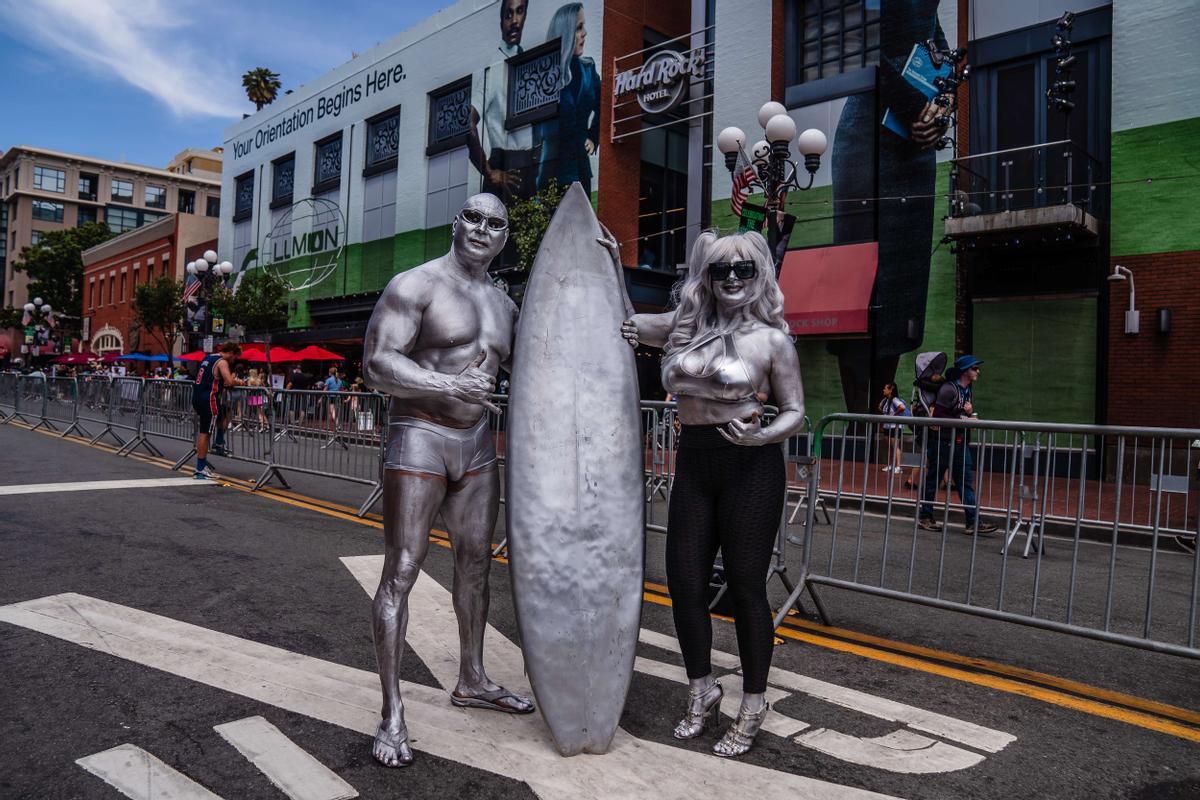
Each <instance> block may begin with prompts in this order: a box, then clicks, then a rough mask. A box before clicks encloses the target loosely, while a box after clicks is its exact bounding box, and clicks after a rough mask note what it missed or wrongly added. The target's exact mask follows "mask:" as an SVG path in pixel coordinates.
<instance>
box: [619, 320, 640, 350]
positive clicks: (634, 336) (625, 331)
mask: <svg viewBox="0 0 1200 800" xmlns="http://www.w3.org/2000/svg"><path fill="white" fill-rule="evenodd" d="M621 336H623V337H625V341H627V342H629V346H630V347H637V346H638V344H639V343H640V340H639V339H638V327H637V323H635V322H634V321H633V320H632V319H627V320H625V321H624V322H622V323H621Z"/></svg>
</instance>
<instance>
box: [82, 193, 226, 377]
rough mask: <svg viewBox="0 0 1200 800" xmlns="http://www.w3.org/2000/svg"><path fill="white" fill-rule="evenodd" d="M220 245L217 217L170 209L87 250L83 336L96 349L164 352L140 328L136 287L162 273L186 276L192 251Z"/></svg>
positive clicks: (125, 351) (84, 266)
mask: <svg viewBox="0 0 1200 800" xmlns="http://www.w3.org/2000/svg"><path fill="white" fill-rule="evenodd" d="M216 245H217V219H216V218H215V217H198V216H195V215H190V214H172V215H170V216H169V217H167V218H165V219H162V220H159V221H158V222H154V223H151V224H149V225H144V226H142V227H141V228H137V229H136V230H132V231H129V232H127V233H123V234H121V235H120V236H118V237H116V238H114V239H110V240H108V241H107V242H105V243H104V244H100V245H97V246H96V247H93V248H92V249H90V250H87V251H85V252H84V253H83V317H84V337H85V339H86V340H87V343H88V346H89V347H90V349H91V350H92V352H95V353H107V352H112V351H120V352H122V353H128V352H133V351H137V352H142V353H149V354H157V353H161V352H163V348H162V345H160V344H159V343H158V341H157V340H156V339H155V337H154V336H152V335H146V334H143V333H142V332H141V331H140V330H139V328H138V325H137V323H136V321H135V319H134V313H133V295H134V291H135V290H136V288H137V286H139V285H140V284H144V283H149V282H150V281H153V280H157V279H158V278H160V277H162V276H163V275H169V276H171V277H173V278H174V279H175V280H183V278H184V265H185V264H186V263H187V258H188V253H194V252H203V251H204V250H206V249H216ZM193 257H194V256H193Z"/></svg>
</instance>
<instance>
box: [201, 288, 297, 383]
mask: <svg viewBox="0 0 1200 800" xmlns="http://www.w3.org/2000/svg"><path fill="white" fill-rule="evenodd" d="M287 301H288V288H287V286H286V285H285V284H284V282H283V281H281V280H280V279H279V278H278V277H276V276H275V275H272V274H271V273H269V272H267V271H266V270H262V269H252V270H249V271H247V272H246V274H245V275H243V276H242V278H241V281H240V282H239V283H238V285H237V291H236V292H233V293H232V294H231V293H229V291H228V290H226V291H225V294H224V295H222V296H221V297H220V298H219V299H217V298H215V297H214V307H219V308H221V310H222V311H224V313H225V317H226V321H227V322H228V323H230V324H233V325H241V326H242V328H244V329H245V331H246V333H252V334H257V335H260V336H263V337H264V340H265V342H266V345H267V353H268V357H269V354H270V348H271V333H272V332H273V331H276V330H278V329H280V328H283V327H285V326H286V325H287V321H288V306H287ZM270 371H271V362H269V361H268V362H267V372H268V373H269V372H270Z"/></svg>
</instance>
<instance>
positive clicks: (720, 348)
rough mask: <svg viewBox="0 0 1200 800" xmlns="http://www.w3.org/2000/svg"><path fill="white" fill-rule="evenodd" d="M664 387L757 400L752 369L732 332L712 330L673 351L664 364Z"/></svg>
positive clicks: (707, 397) (711, 397)
mask: <svg viewBox="0 0 1200 800" xmlns="http://www.w3.org/2000/svg"><path fill="white" fill-rule="evenodd" d="M662 383H663V388H664V389H666V390H667V391H668V392H671V393H672V394H679V395H688V396H690V397H700V398H703V399H705V400H718V401H721V402H725V403H741V402H745V401H747V400H757V399H758V397H757V394H756V387H755V385H754V379H753V378H752V377H751V375H750V369H749V367H747V366H746V362H745V361H743V360H742V357H741V355H740V354H739V353H738V350H737V345H735V344H734V341H733V334H732V333H722V332H720V331H711V332H709V333H707V334H704V335H702V336H700V337H698V338H696V339H693V340H692V341H691V342H689V343H688V344H687V345H686V346H684V347H681V348H679V349H678V350H673V351H672V352H671V353H670V354H668V355H667V357H666V358H664V359H663V364H662Z"/></svg>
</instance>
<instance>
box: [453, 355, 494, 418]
mask: <svg viewBox="0 0 1200 800" xmlns="http://www.w3.org/2000/svg"><path fill="white" fill-rule="evenodd" d="M485 360H487V351H486V350H480V351H479V355H477V356H475V359H474V360H473V361H471V363H470V364H467V366H466V367H464V368H463V371H462V372H460V373H458V374H457V375H455V376H454V379H453V381H451V384H450V393H451V394H452V395H454V396H455V397H457V398H458V399H459V400H462V401H464V402H467V403H474V404H475V405H479V406H483V407H484V408H486V409H487V410H488V411H494V412H495V413H497V414H499V413H501V409H500V406H498V405H496V404H495V403H493V402H492V401H491V400H490V399H488V398H489V397H490V396H491V394H492V392H494V391H496V379H495V378H494V377H493V376H491V375H489V374H487V373H486V372H484V371H483V370H481V369H480V368H479V367H480V366H481V365H482V364H483V362H484V361H485Z"/></svg>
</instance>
